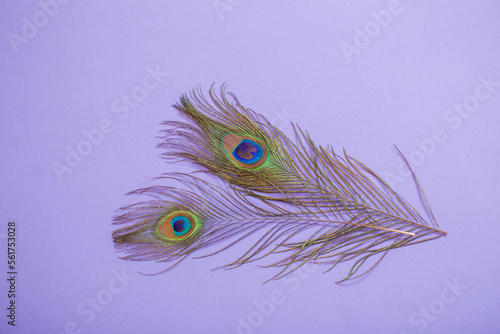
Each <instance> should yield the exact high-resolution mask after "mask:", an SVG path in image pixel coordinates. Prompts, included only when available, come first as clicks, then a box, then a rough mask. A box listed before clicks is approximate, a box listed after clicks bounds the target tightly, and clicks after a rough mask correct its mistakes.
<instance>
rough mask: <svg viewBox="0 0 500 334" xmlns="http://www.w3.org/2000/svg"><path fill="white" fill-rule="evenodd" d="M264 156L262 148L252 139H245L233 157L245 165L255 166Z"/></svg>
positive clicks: (235, 150)
mask: <svg viewBox="0 0 500 334" xmlns="http://www.w3.org/2000/svg"><path fill="white" fill-rule="evenodd" d="M263 155H264V150H263V149H262V147H261V146H260V145H259V144H258V143H256V142H254V141H253V140H250V139H243V140H242V141H241V142H240V143H239V144H238V146H236V148H235V149H234V151H233V156H234V157H235V158H236V159H237V160H238V161H240V162H243V163H245V164H249V165H250V164H254V163H256V162H257V161H259V160H260V159H261V158H262V156H263Z"/></svg>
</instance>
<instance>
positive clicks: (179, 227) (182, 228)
mask: <svg viewBox="0 0 500 334" xmlns="http://www.w3.org/2000/svg"><path fill="white" fill-rule="evenodd" d="M172 228H173V230H174V235H175V236H177V237H181V236H183V235H184V234H186V233H188V232H189V230H190V229H191V222H190V221H189V219H188V218H187V217H184V216H177V217H175V218H173V219H172Z"/></svg>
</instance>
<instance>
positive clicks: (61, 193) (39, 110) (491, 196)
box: [0, 0, 500, 334]
mask: <svg viewBox="0 0 500 334" xmlns="http://www.w3.org/2000/svg"><path fill="white" fill-rule="evenodd" d="M61 2H62V1H61ZM42 4H51V5H48V7H47V6H45V5H42ZM42 7H46V9H45V10H47V11H51V14H52V16H48V15H47V14H40V13H41V11H42V10H43V9H42ZM388 9H389V10H391V11H392V12H393V13H392V14H391V18H390V22H384V24H385V26H381V25H380V24H379V23H376V22H377V21H376V18H375V17H378V18H379V20H381V19H382V18H384V16H383V14H381V13H387V10H388ZM499 10H500V4H499V3H498V2H496V1H481V2H473V1H469V2H456V1H439V2H436V1H430V0H429V1H401V2H399V4H398V3H397V2H390V1H370V2H363V3H357V2H356V3H353V2H351V1H342V2H329V1H316V2H312V3H306V2H303V1H286V2H285V1H241V0H221V1H182V2H181V1H178V2H175V3H174V2H172V1H171V2H169V3H166V4H165V3H164V1H148V2H140V1H105V2H102V1H85V2H83V1H81V2H76V1H70V2H68V3H64V4H59V5H58V8H56V7H54V2H53V1H52V2H51V1H50V0H42V1H41V2H40V3H38V2H36V1H23V2H5V1H4V2H3V3H2V4H1V5H0V32H1V33H2V34H3V36H4V37H3V38H2V39H1V50H0V59H1V62H0V68H1V77H0V110H1V123H0V138H1V157H2V158H1V163H0V169H1V176H0V177H1V187H0V208H1V212H0V222H1V230H0V244H1V246H0V268H1V273H2V276H1V277H3V278H1V279H0V282H1V284H0V296H1V297H0V304H1V305H0V309H2V310H3V311H2V312H0V319H1V320H0V332H2V333H53V334H55V333H96V334H97V333H100V334H103V333H207V334H208V333H228V334H229V333H290V334H292V333H306V332H307V333H398V334H403V333H407V334H408V333H422V332H425V333H493V332H498V331H499V330H500V325H498V322H497V320H496V318H497V316H498V314H499V311H500V307H499V304H500V300H499V293H498V291H500V280H498V275H499V274H500V272H499V266H498V254H499V250H500V237H499V236H500V227H499V224H498V222H499V218H498V217H499V215H500V212H499V209H498V208H499V205H498V203H499V201H500V196H499V189H500V181H499V178H498V167H499V162H500V160H499V158H498V153H500V152H499V151H500V150H499V148H500V145H499V136H498V127H499V125H500V116H499V107H500V85H499V84H498V83H499V82H500V66H499V64H500V63H499V60H500V23H499V22H500V21H499V20H498V15H499ZM381 11H385V12H381ZM374 13H375V14H374ZM377 13H378V14H377ZM23 18H26V19H25V20H24V21H23ZM385 18H386V21H389V20H388V19H387V17H385ZM44 19H46V21H45V22H44ZM27 21H29V22H34V21H36V22H37V23H38V24H39V25H40V27H38V28H37V30H38V31H36V32H34V31H29V29H28V28H26V27H24V28H23V26H26V25H27V24H28V23H26V22H27ZM23 29H24V31H23ZM359 29H361V30H363V29H367V30H368V31H369V33H370V34H371V36H368V40H363V38H362V37H360V36H359V33H358V31H359ZM370 29H372V30H370ZM23 33H24V35H23ZM14 34H15V35H16V36H17V37H15V36H14ZM357 35H358V36H357ZM356 36H357V37H356ZM21 39H24V40H22V42H20V41H21ZM16 41H17V42H16ZM17 43H21V44H17ZM347 44H349V45H350V46H351V47H352V48H354V47H357V52H356V53H353V54H352V55H350V56H349V55H346V54H345V52H343V51H342V48H344V49H345V48H346V47H347V46H346V45H347ZM351 50H352V49H351ZM155 68H158V69H159V71H160V72H163V73H168V75H164V76H160V77H159V78H158V81H159V83H158V85H157V87H155V88H153V89H152V90H149V91H147V97H146V98H145V99H144V100H143V101H141V102H140V103H138V104H137V106H135V107H134V108H129V110H128V111H129V112H128V114H125V112H126V111H125V109H126V108H125V107H124V106H125V104H124V103H123V102H121V101H120V100H121V99H122V96H123V95H124V94H131V92H133V91H136V92H139V91H140V90H141V88H140V87H141V86H143V85H144V84H143V78H144V77H145V76H146V75H147V74H148V71H151V69H155ZM148 69H149V70H148ZM484 80H492V81H493V82H495V83H496V86H495V84H494V85H493V86H492V87H490V90H491V92H488V91H487V90H486V87H485V86H484V84H482V81H484ZM152 82H153V81H149V84H152ZM213 82H215V83H216V84H217V85H220V84H222V83H223V82H226V83H227V84H228V87H229V88H228V90H229V91H232V92H234V93H235V94H236V95H237V96H238V97H239V99H240V101H241V102H242V103H243V104H244V105H245V106H247V107H250V108H252V109H254V110H256V111H257V112H259V113H261V114H263V115H264V116H266V117H267V118H268V119H270V120H271V121H272V122H273V124H275V125H276V126H278V127H280V128H281V129H282V130H283V131H284V132H285V133H287V134H290V133H291V127H290V126H289V125H288V122H289V121H293V122H297V123H299V124H300V125H301V126H302V127H303V128H304V129H307V130H308V131H309V133H310V134H311V136H312V137H313V138H314V140H315V141H316V143H318V144H326V143H330V144H332V145H333V147H334V148H335V149H336V150H338V151H340V150H341V149H342V148H345V149H346V150H347V152H349V153H350V154H351V155H353V156H354V157H356V158H358V159H359V160H361V161H362V162H364V163H365V164H366V165H368V166H370V167H371V168H373V169H374V170H375V171H377V172H378V173H379V174H381V175H382V176H383V177H384V178H385V179H386V180H388V181H389V182H392V183H393V184H394V186H395V188H396V190H398V191H399V192H401V193H402V194H403V195H404V196H405V197H406V198H407V199H409V200H410V201H411V202H412V203H415V201H418V198H417V197H416V195H415V191H414V185H413V183H412V182H411V180H410V179H409V178H407V177H405V176H404V175H405V174H404V171H403V174H400V172H399V171H398V170H399V166H400V164H401V162H400V161H399V159H398V157H397V154H396V152H395V150H394V148H393V146H392V145H393V144H396V145H398V147H399V148H400V149H401V150H402V152H403V153H404V154H405V155H406V156H407V157H409V158H410V161H412V162H413V165H414V168H415V171H416V173H417V175H418V176H419V178H420V181H421V183H422V185H423V187H424V189H425V190H426V194H427V197H428V200H429V202H430V203H431V205H432V207H433V210H434V213H435V215H436V218H437V220H438V222H439V223H440V226H441V227H442V228H443V229H444V230H446V231H447V232H449V236H448V237H446V238H442V239H439V240H436V241H432V242H429V243H424V244H421V245H417V246H413V247H409V248H406V249H401V250H396V251H394V252H391V253H389V255H388V256H386V258H385V259H384V260H383V261H382V262H381V264H380V265H379V266H378V267H377V268H376V269H375V270H374V271H373V272H372V273H371V274H370V275H368V277H366V278H365V279H363V280H360V281H357V282H355V284H348V285H340V286H339V285H336V284H334V281H336V280H337V279H339V278H341V277H342V275H343V274H344V273H345V271H344V270H345V269H346V268H342V269H343V270H340V271H338V272H337V271H334V272H330V273H328V274H324V275H322V274H321V272H322V270H321V269H322V268H321V267H318V266H312V267H309V269H308V270H309V272H308V271H305V270H304V271H302V272H301V273H300V275H297V274H294V275H293V276H292V277H290V278H289V279H288V280H281V281H275V282H271V283H269V284H266V285H262V284H261V283H262V282H263V281H265V280H266V279H268V278H269V277H270V276H271V275H273V274H274V273H276V271H274V270H273V269H259V268H257V267H256V266H255V265H253V264H250V265H247V266H243V267H240V268H238V269H236V270H232V271H222V270H219V271H210V269H212V268H214V267H216V266H218V265H221V264H224V263H226V262H229V261H230V260H231V259H234V257H235V256H236V254H240V253H241V250H243V249H244V246H243V245H241V246H237V247H235V248H234V250H233V249H231V250H228V251H227V252H225V253H223V254H220V255H218V256H214V257H209V258H205V259H200V260H194V259H186V260H185V261H184V262H183V263H182V264H181V265H179V266H178V267H176V268H175V269H174V270H172V271H170V272H167V273H165V274H161V275H157V276H153V277H147V276H142V275H139V274H137V271H138V270H139V271H145V272H152V271H159V270H161V268H162V267H161V266H159V265H154V264H151V263H134V262H125V261H122V260H119V259H118V258H117V255H116V254H115V251H114V248H113V245H112V240H111V237H110V234H111V232H112V230H113V228H112V226H111V225H110V220H111V217H112V215H113V211H114V210H115V209H116V208H118V207H120V206H122V205H124V204H127V203H131V201H133V200H135V198H126V197H125V196H124V194H125V193H126V192H128V191H130V190H133V189H136V188H140V187H144V186H149V185H153V184H155V182H154V181H152V180H151V179H150V177H155V176H158V175H160V174H161V173H163V172H169V171H182V170H183V168H185V167H186V166H185V165H168V164H166V163H165V162H164V161H162V160H161V159H159V158H158V157H157V156H158V154H159V153H160V151H159V150H158V149H156V148H155V145H156V144H157V142H158V140H157V138H155V136H156V135H157V134H158V131H159V130H160V129H161V127H160V126H159V123H160V122H161V121H163V120H177V119H179V116H178V115H177V114H176V112H174V110H173V109H172V108H171V107H170V105H171V104H173V103H174V102H175V101H177V100H178V98H179V96H180V95H181V94H182V93H184V92H187V91H189V90H190V89H192V88H193V87H195V86H197V85H199V84H201V85H202V87H203V88H204V89H205V90H206V89H208V87H209V86H210V85H211V84H212V83H213ZM481 85H483V86H482V88H477V87H478V86H481ZM138 87H139V88H138ZM486 93H489V95H488V96H487V97H486ZM475 94H479V96H480V97H481V98H482V100H481V99H477V98H475V97H474V96H476V95H475ZM475 102H478V105H477V106H475V105H474V103H475ZM463 103H465V104H468V108H469V109H474V110H473V111H471V112H470V113H469V114H465V113H464V115H466V116H465V117H464V116H458V115H459V114H458V113H457V112H456V111H453V110H452V111H449V110H450V108H453V107H454V105H459V104H463ZM120 108H121V109H120ZM115 111H117V112H115ZM106 119H107V121H106ZM101 122H103V123H106V122H108V123H109V124H108V126H109V127H111V128H112V131H111V132H110V133H106V134H104V136H103V139H102V142H100V143H98V145H97V146H93V148H92V152H91V153H90V154H88V155H87V156H85V157H83V159H82V161H81V162H80V163H79V164H78V165H77V166H75V167H74V168H73V170H72V172H71V173H69V172H68V173H64V174H63V175H62V176H61V179H59V178H58V177H57V175H56V173H55V172H54V170H53V167H52V165H53V163H54V162H58V163H61V164H63V163H65V158H66V154H67V151H66V150H67V147H68V146H69V147H71V148H72V149H76V148H77V146H78V145H79V143H81V142H82V141H83V140H85V136H84V134H83V132H82V131H90V130H92V129H95V128H98V127H99V125H100V123H101ZM105 125H106V124H105ZM436 129H438V130H436ZM439 129H441V130H439ZM433 133H438V135H434V137H435V138H437V139H434V144H430V143H429V140H430V138H433ZM436 141H439V142H436ZM81 145H84V144H81ZM422 145H424V146H423V147H424V148H422ZM433 147H434V148H433ZM83 149H84V148H83ZM424 151H427V152H424ZM391 180H392V181H391ZM394 180H396V181H394ZM9 220H14V221H16V222H17V226H18V229H17V246H18V247H17V260H18V267H17V269H18V271H19V275H18V286H17V292H18V295H17V299H16V302H17V322H16V327H15V328H12V327H11V326H8V325H7V318H6V316H5V315H4V314H5V313H6V310H5V309H6V307H7V303H8V299H7V290H8V287H7V285H6V280H5V276H6V271H7V254H6V247H7V246H6V232H7V222H8V221H9ZM122 272H124V273H125V274H126V277H128V279H127V278H125V279H124V281H123V282H122V283H120V282H119V281H117V280H116V279H115V277H116V275H117V273H122ZM451 285H454V286H455V288H454V289H451V288H450V286H451ZM276 296H279V298H277V299H276ZM95 298H98V300H97V303H98V304H99V305H98V309H99V311H93V312H94V315H93V316H92V312H91V311H89V310H90V309H91V307H90V306H88V305H87V303H89V301H90V300H92V299H95ZM272 300H274V302H273V301H272ZM270 303H272V304H270ZM259 305H260V306H259ZM262 305H265V306H264V307H267V309H264V310H262V307H263V306H262ZM269 305H272V307H271V306H269ZM242 322H245V323H246V325H242Z"/></svg>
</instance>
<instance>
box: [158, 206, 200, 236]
mask: <svg viewBox="0 0 500 334" xmlns="http://www.w3.org/2000/svg"><path fill="white" fill-rule="evenodd" d="M197 228H198V223H197V221H196V218H195V217H194V216H193V215H192V214H190V213H189V212H185V211H177V212H174V213H171V214H169V215H168V216H166V217H164V218H162V219H160V221H159V222H158V224H157V226H156V229H155V232H156V235H157V236H158V237H160V238H162V239H166V240H170V241H180V240H183V239H186V238H187V237H189V236H190V235H192V234H193V233H194V232H195V231H196V230H197Z"/></svg>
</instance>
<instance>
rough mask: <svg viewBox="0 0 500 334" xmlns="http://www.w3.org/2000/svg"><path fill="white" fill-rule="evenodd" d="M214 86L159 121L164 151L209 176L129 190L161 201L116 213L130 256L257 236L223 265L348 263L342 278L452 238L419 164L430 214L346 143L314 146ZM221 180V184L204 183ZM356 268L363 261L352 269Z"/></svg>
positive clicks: (174, 257)
mask: <svg viewBox="0 0 500 334" xmlns="http://www.w3.org/2000/svg"><path fill="white" fill-rule="evenodd" d="M209 94H210V99H209V100H207V99H206V98H205V97H204V96H203V94H202V93H201V91H200V90H197V91H193V92H192V94H191V95H190V96H187V95H184V96H182V97H181V100H180V103H178V104H176V105H174V107H175V108H176V109H177V110H178V111H180V112H181V114H182V115H184V116H185V117H187V121H186V122H173V121H168V122H164V125H166V129H165V130H163V140H162V142H161V143H160V144H159V147H160V148H162V149H164V153H163V154H162V157H164V158H165V159H168V160H173V161H179V160H183V161H190V162H193V163H195V166H198V169H197V171H199V172H201V173H202V175H203V176H202V177H195V176H192V175H191V176H187V175H184V174H176V175H173V176H167V178H174V179H176V180H177V181H180V182H181V183H182V184H183V186H188V187H189V188H191V189H195V191H188V190H183V189H178V188H172V187H152V188H148V189H142V190H138V191H135V192H133V193H134V194H137V193H145V194H149V195H153V196H156V198H157V199H156V200H150V201H146V202H141V203H138V204H135V205H131V206H127V207H124V208H122V209H121V210H120V213H119V214H118V215H117V216H116V217H115V223H117V224H125V225H127V226H125V227H122V228H120V229H118V230H117V231H115V232H114V235H113V236H114V241H115V245H116V247H117V249H118V250H119V251H122V252H125V253H126V255H125V256H124V258H125V259H133V260H158V261H163V262H171V261H173V262H174V265H175V264H176V263H178V261H180V260H182V259H183V258H185V257H186V256H188V255H189V254H190V253H191V252H193V251H197V250H199V249H203V248H207V247H211V246H215V245H217V244H219V243H226V244H225V245H224V246H222V247H221V248H219V249H216V250H215V251H212V252H210V253H209V254H208V255H211V254H215V253H218V252H220V251H223V250H225V249H227V248H228V247H230V246H232V245H234V244H235V243H237V242H239V241H241V240H243V239H247V237H249V236H251V235H256V236H255V237H254V238H253V239H252V238H250V239H251V240H252V241H251V246H250V249H248V250H247V251H245V252H244V254H243V255H241V256H240V257H239V258H237V259H236V260H235V261H234V262H232V263H229V264H227V265H224V266H223V267H224V268H234V267H238V266H240V265H242V264H245V263H249V262H253V261H256V260H262V259H264V258H266V259H267V258H268V259H272V261H271V263H269V264H262V265H261V266H263V267H278V268H279V271H278V273H277V274H275V275H274V276H273V278H272V279H279V278H281V277H283V276H285V275H287V274H289V273H291V272H293V271H294V270H296V269H298V268H299V267H300V266H301V265H303V264H305V263H307V262H309V261H311V262H314V263H318V264H319V263H323V264H327V265H328V267H327V269H326V271H329V270H331V269H333V268H334V267H335V266H337V264H339V263H342V262H350V263H351V269H350V270H349V272H348V273H347V275H346V277H345V278H344V279H343V280H342V281H344V280H347V279H351V278H355V277H359V276H361V275H363V274H365V273H366V272H368V271H370V270H371V269H372V268H373V267H374V266H375V265H376V264H377V263H378V262H379V261H380V260H381V259H382V258H383V257H384V256H385V255H386V254H387V252H388V251H389V250H391V249H395V248H400V247H404V246H409V245H413V244H416V243H421V242H424V241H428V240H432V239H436V238H439V237H441V236H445V235H446V232H443V231H441V230H440V229H439V226H438V224H437V222H436V220H435V218H434V215H433V214H432V210H431V208H430V206H429V204H428V202H427V199H426V198H425V195H424V193H423V190H422V187H421V186H420V183H419V182H418V180H417V178H416V176H415V174H414V173H413V171H412V175H413V177H414V180H415V181H416V184H417V191H418V192H419V194H420V195H421V198H422V199H423V201H424V203H425V204H424V206H425V210H426V212H427V213H428V216H429V217H428V220H429V222H428V221H427V220H426V219H424V218H423V217H422V216H421V215H420V213H419V212H418V211H417V210H415V209H414V208H413V207H412V206H411V205H410V204H409V203H408V202H407V201H405V200H404V199H403V198H402V197H401V196H400V195H399V194H397V193H396V192H395V191H394V190H393V189H392V188H391V187H389V185H387V184H386V183H385V182H384V181H383V180H382V179H381V178H380V177H379V176H377V174H376V173H375V172H374V171H372V170H371V169H369V168H368V167H367V166H365V165H364V164H362V163H361V162H359V161H358V160H356V159H354V158H352V157H351V156H349V155H348V154H347V153H346V152H345V151H344V152H343V155H342V156H341V155H338V154H336V153H335V152H334V151H333V149H332V148H331V147H329V146H328V147H326V148H324V147H322V146H317V145H315V144H314V142H313V141H312V139H311V138H310V137H309V135H308V134H307V133H306V132H304V131H303V130H302V129H300V127H298V126H293V129H294V133H295V138H294V140H291V139H289V138H288V137H287V136H285V135H284V134H283V133H282V132H281V131H280V130H279V129H277V128H276V127H274V126H273V125H271V124H270V123H269V122H268V121H267V120H266V119H265V118H264V117H263V116H261V115H259V114H257V113H255V112H253V111H252V110H250V109H247V108H245V107H243V106H242V105H241V104H240V102H239V101H238V100H237V99H236V97H234V95H232V94H226V93H225V91H224V87H223V88H222V91H221V94H220V96H217V95H216V94H215V92H214V90H213V88H212V89H211V90H210V92H209ZM228 96H229V97H232V101H229V100H228ZM398 152H399V151H398ZM400 154H401V153H400ZM401 157H402V158H403V159H404V157H403V156H402V155H401ZM404 161H405V162H406V160H404ZM408 167H409V166H408ZM410 169H411V168H410ZM206 174H208V175H206ZM214 176H215V177H216V179H220V180H222V181H223V182H224V183H225V184H226V186H225V188H224V189H223V188H221V187H219V186H216V185H215V184H214V183H213V182H212V181H208V180H207V178H209V179H214ZM247 240H248V239H247ZM369 259H373V261H369V262H370V263H371V266H369V264H367V262H366V261H367V260H369ZM361 267H368V269H367V270H366V271H364V272H362V273H361V274H360V275H357V276H356V275H355V274H356V273H357V272H358V270H359V269H360V268H361Z"/></svg>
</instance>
